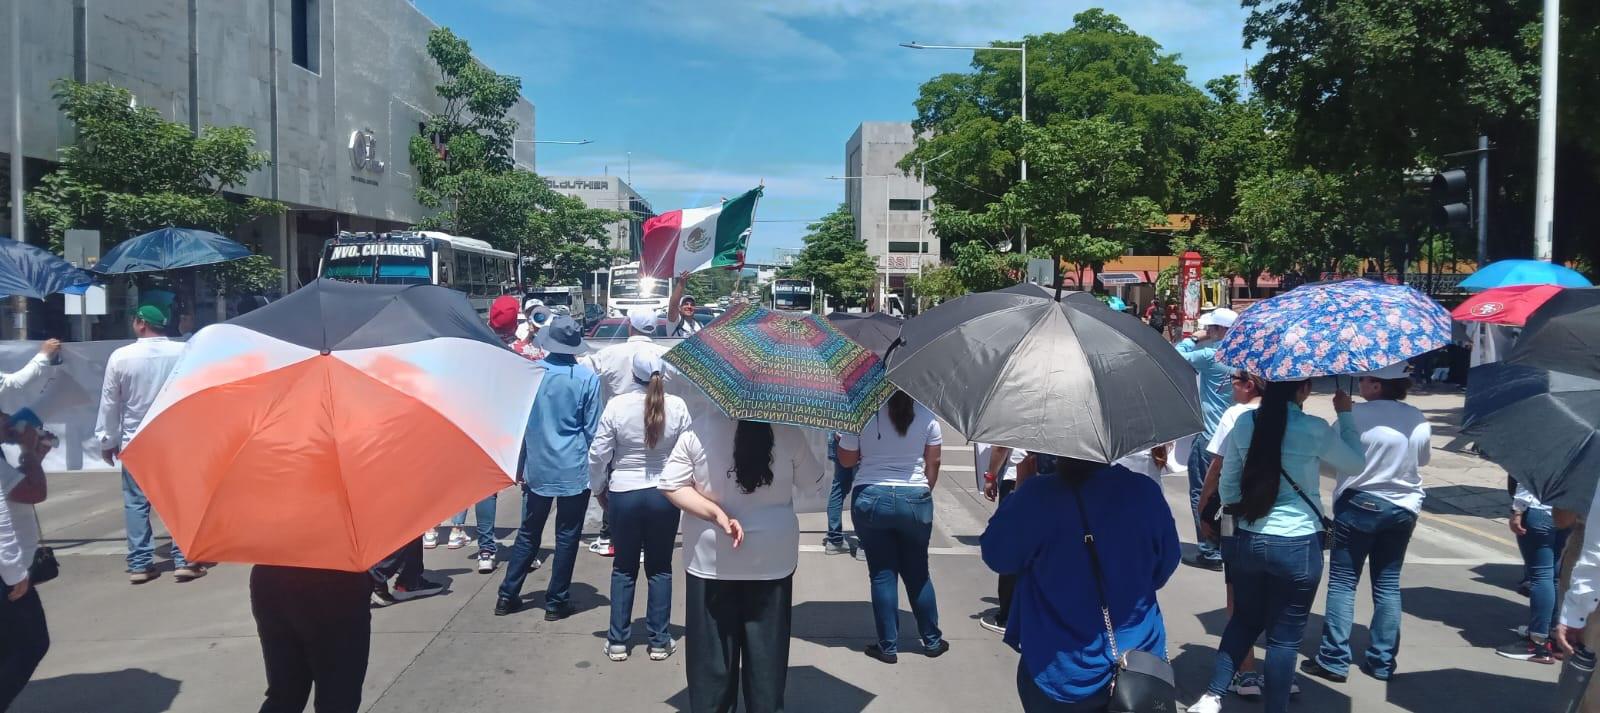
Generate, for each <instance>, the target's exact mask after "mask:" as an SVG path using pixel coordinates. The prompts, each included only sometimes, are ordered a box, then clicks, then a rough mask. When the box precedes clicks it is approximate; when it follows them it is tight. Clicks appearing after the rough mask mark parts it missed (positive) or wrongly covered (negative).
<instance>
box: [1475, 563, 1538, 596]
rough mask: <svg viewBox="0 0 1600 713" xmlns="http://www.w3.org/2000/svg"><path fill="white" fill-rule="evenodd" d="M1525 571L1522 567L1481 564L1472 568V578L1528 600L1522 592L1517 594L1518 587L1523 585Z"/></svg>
mask: <svg viewBox="0 0 1600 713" xmlns="http://www.w3.org/2000/svg"><path fill="white" fill-rule="evenodd" d="M1523 571H1524V568H1523V567H1522V565H1515V564H1480V565H1478V566H1476V567H1473V568H1472V578H1473V579H1475V580H1477V581H1479V582H1483V583H1484V584H1488V585H1492V586H1495V587H1499V588H1501V589H1504V590H1506V591H1508V592H1513V593H1515V594H1516V595H1517V597H1518V598H1526V596H1525V595H1523V594H1522V593H1521V592H1517V586H1518V585H1520V584H1522V574H1523Z"/></svg>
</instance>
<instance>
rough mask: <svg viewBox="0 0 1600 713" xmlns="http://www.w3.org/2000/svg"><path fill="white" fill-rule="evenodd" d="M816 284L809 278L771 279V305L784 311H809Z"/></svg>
mask: <svg viewBox="0 0 1600 713" xmlns="http://www.w3.org/2000/svg"><path fill="white" fill-rule="evenodd" d="M815 292H816V286H815V285H814V284H813V283H812V282H811V281H810V280H797V279H793V278H778V279H776V280H773V281H772V304H771V307H772V308H773V309H776V310H782V311H784V312H810V311H811V309H812V305H813V302H814V299H813V298H814V297H815Z"/></svg>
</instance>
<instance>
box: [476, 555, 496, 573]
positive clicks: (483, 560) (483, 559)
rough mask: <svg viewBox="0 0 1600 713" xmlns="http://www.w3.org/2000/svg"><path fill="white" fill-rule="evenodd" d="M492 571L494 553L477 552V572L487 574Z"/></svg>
mask: <svg viewBox="0 0 1600 713" xmlns="http://www.w3.org/2000/svg"><path fill="white" fill-rule="evenodd" d="M493 571H494V555H491V554H489V553H487V552H480V553H478V573H479V574H489V573H490V572H493Z"/></svg>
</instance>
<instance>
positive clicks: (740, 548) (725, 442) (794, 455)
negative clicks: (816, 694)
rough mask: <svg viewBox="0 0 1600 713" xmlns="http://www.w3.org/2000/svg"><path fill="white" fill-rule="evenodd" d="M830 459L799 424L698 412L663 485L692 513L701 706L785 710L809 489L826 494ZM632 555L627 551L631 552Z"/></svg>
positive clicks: (692, 687)
mask: <svg viewBox="0 0 1600 713" xmlns="http://www.w3.org/2000/svg"><path fill="white" fill-rule="evenodd" d="M824 485H825V483H824V478H823V471H822V465H821V463H820V462H818V460H817V458H816V457H815V456H814V455H813V454H812V451H811V446H810V444H808V443H807V442H806V439H805V436H804V435H803V434H801V433H800V432H799V430H798V429H796V428H793V427H790V426H774V425H772V424H768V423H760V422H756V421H733V420H730V419H729V418H728V417H726V416H723V415H721V414H718V413H703V414H696V415H695V418H694V421H693V423H691V424H690V426H689V429H688V430H687V431H684V433H683V435H681V436H679V437H678V444H677V445H676V446H674V447H673V449H672V456H671V457H670V458H668V459H667V465H666V469H665V470H664V471H663V472H662V474H661V483H660V485H659V486H658V487H659V488H660V489H661V490H662V491H664V492H666V494H667V498H668V499H669V500H671V501H672V504H673V505H676V506H678V508H679V509H681V510H683V511H684V512H686V513H688V514H690V515H692V516H693V517H690V518H685V519H684V521H683V568H684V570H685V571H686V572H687V574H688V577H687V579H688V581H687V582H686V583H685V585H684V599H685V602H684V612H685V617H686V619H687V621H685V624H686V627H685V629H686V635H687V639H686V643H685V647H686V649H685V652H684V657H685V659H686V662H685V666H684V671H685V674H686V676H687V678H688V682H689V710H690V711H692V713H727V712H728V711H732V710H734V708H735V706H736V704H737V702H738V698H739V692H740V688H741V680H742V682H743V689H744V696H743V697H744V705H743V707H741V708H740V710H742V711H745V712H746V713H773V712H775V711H781V710H783V689H784V686H785V685H786V683H787V681H788V671H789V623H790V615H791V613H790V609H789V607H790V604H791V603H792V602H793V599H794V569H795V565H796V564H797V563H798V561H799V546H800V520H799V518H797V517H796V516H795V513H794V502H795V498H796V496H797V495H802V494H803V495H804V496H805V498H806V499H808V500H815V499H820V498H821V494H822V488H823V486H824ZM619 556H620V555H619Z"/></svg>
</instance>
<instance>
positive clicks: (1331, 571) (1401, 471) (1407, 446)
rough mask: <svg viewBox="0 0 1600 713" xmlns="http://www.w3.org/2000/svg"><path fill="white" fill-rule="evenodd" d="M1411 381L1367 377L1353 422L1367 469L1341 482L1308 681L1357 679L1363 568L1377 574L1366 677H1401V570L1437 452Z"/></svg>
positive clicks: (1402, 370)
mask: <svg viewBox="0 0 1600 713" xmlns="http://www.w3.org/2000/svg"><path fill="white" fill-rule="evenodd" d="M1410 387H1411V378H1410V377H1408V376H1406V363H1405V362H1400V363H1398V364H1394V365H1392V366H1388V367H1385V368H1383V369H1379V370H1377V371H1371V372H1367V373H1366V374H1363V375H1362V376H1361V398H1362V399H1365V403H1361V404H1356V406H1355V407H1354V408H1352V409H1351V411H1350V414H1351V416H1353V417H1354V418H1355V422H1356V430H1357V431H1359V432H1360V433H1361V444H1362V445H1363V446H1364V447H1365V452H1366V456H1367V465H1366V467H1365V468H1363V469H1362V470H1361V472H1360V473H1358V474H1356V475H1345V476H1341V477H1340V478H1339V481H1338V484H1337V485H1336V486H1335V487H1334V490H1333V523H1334V528H1335V530H1336V531H1337V535H1336V536H1335V537H1334V545H1333V548H1332V551H1331V552H1330V553H1329V557H1328V603H1327V615H1326V617H1325V619H1324V621H1323V626H1322V645H1321V647H1320V648H1319V649H1318V651H1317V655H1316V656H1314V657H1311V658H1308V659H1306V660H1305V661H1302V662H1301V664H1300V670H1301V671H1303V672H1305V673H1306V674H1307V675H1311V676H1318V677H1320V678H1328V679H1333V680H1336V681H1343V680H1345V678H1346V677H1347V676H1348V675H1349V674H1350V660H1351V653H1350V627H1351V626H1352V625H1353V624H1354V619H1355V609H1356V584H1357V583H1359V582H1360V581H1361V568H1362V566H1363V565H1365V566H1367V567H1370V568H1371V571H1372V624H1371V626H1370V627H1369V628H1368V631H1369V632H1370V633H1371V636H1370V637H1369V640H1370V641H1369V644H1368V646H1367V651H1366V657H1365V660H1364V662H1363V663H1362V664H1361V670H1362V671H1365V672H1366V674H1367V675H1369V676H1371V677H1373V678H1376V679H1378V680H1380V681H1387V680H1389V677H1390V676H1391V675H1393V674H1394V669H1395V656H1396V655H1397V654H1398V653H1399V650H1400V567H1401V565H1402V564H1403V563H1404V562H1405V558H1406V545H1408V544H1409V543H1410V542H1411V532H1412V530H1414V529H1415V528H1416V526H1417V516H1418V514H1420V513H1421V512H1422V475H1421V472H1420V470H1419V469H1420V468H1421V467H1422V466H1424V465H1427V464H1428V458H1429V455H1430V454H1431V453H1432V450H1433V443H1432V441H1431V439H1432V437H1433V429H1432V427H1430V426H1429V425H1428V419H1427V417H1426V416H1423V415H1422V412H1421V411H1418V410H1417V409H1416V408H1415V407H1413V406H1410V405H1408V404H1406V403H1404V400H1405V398H1406V392H1407V391H1408V390H1409V389H1410Z"/></svg>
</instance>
